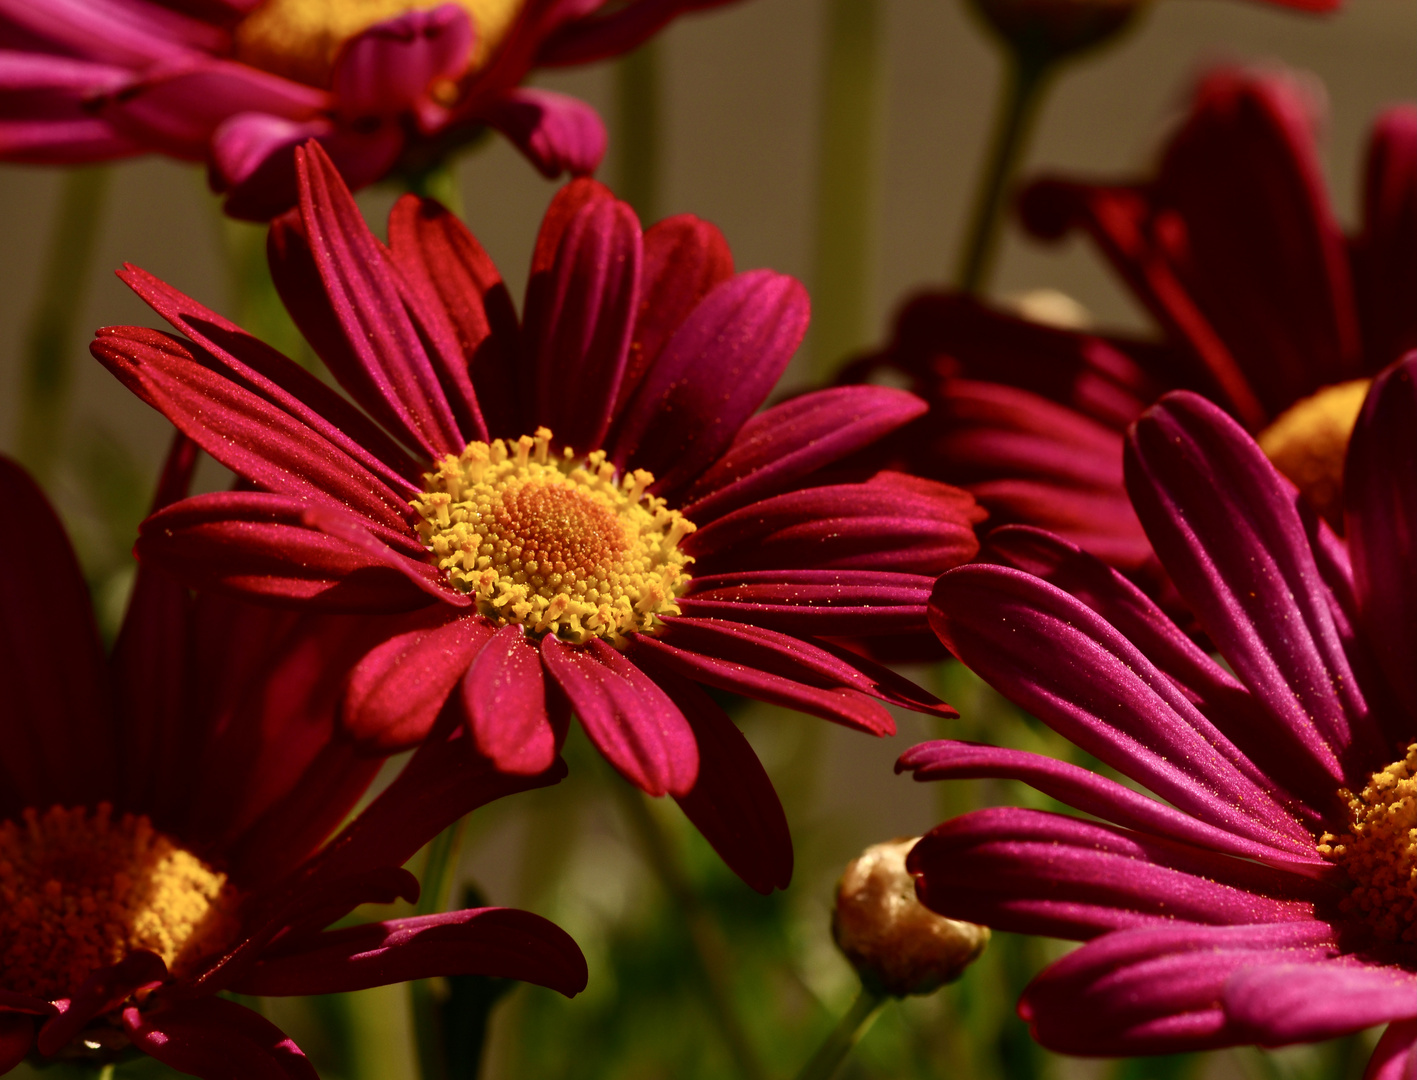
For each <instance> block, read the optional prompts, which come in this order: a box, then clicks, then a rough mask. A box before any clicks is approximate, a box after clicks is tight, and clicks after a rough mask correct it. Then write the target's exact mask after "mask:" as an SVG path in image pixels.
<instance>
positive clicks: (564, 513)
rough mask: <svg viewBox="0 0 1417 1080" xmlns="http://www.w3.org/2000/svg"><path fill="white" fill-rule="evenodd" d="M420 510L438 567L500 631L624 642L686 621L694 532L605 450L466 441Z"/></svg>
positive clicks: (542, 437) (542, 435) (434, 476)
mask: <svg viewBox="0 0 1417 1080" xmlns="http://www.w3.org/2000/svg"><path fill="white" fill-rule="evenodd" d="M423 481H424V493H423V495H422V496H420V497H418V498H416V499H414V501H413V507H414V509H415V510H417V511H418V513H419V515H420V516H421V517H422V518H423V520H422V521H420V522H419V523H418V531H419V534H420V535H421V536H422V537H423V541H424V543H426V544H427V545H428V549H429V550H430V551H431V552H432V553H433V558H434V559H435V560H436V562H437V564H438V567H439V569H441V570H443V571H444V572H445V573H446V574H447V575H448V580H449V581H450V582H451V583H452V584H453V585H454V586H455V587H456V588H458V589H461V590H462V591H463V592H466V593H471V594H472V595H474V596H476V597H477V607H478V610H479V611H480V612H481V613H482V614H483V615H485V616H487V617H488V618H491V619H495V620H496V621H497V623H498V624H499V625H505V624H507V623H519V624H521V625H522V626H524V627H526V630H527V632H528V633H531V634H536V635H541V634H555V635H556V636H557V637H558V638H560V639H562V640H563V641H568V642H571V643H573V644H576V645H580V644H583V643H585V642H586V641H589V640H590V639H591V638H593V637H600V638H604V639H605V640H607V641H609V642H610V643H611V644H614V645H622V644H623V643H624V639H625V635H626V634H629V633H633V632H636V631H639V632H645V631H653V630H654V629H655V628H656V627H657V626H658V624H659V617H660V616H661V615H677V614H679V606H678V604H677V603H675V601H676V599H677V598H678V597H680V596H682V595H683V594H684V590H685V589H686V588H688V585H689V575H688V574H687V573H686V572H685V567H686V566H687V565H688V564H689V563H690V562H692V561H693V560H692V559H691V558H690V557H689V556H687V555H685V554H683V553H682V552H681V551H680V550H679V541H680V540H682V539H683V538H684V537H685V536H687V535H688V534H689V533H691V532H693V531H694V525H693V523H692V522H691V521H689V520H688V519H687V518H685V517H684V516H683V515H682V514H680V513H679V512H678V511H677V510H670V509H669V508H668V507H667V506H666V505H665V502H664V500H663V499H659V498H656V497H655V496H653V495H649V494H647V493H646V490H645V489H646V488H648V487H649V486H650V485H651V484H652V483H654V477H653V476H652V475H651V474H650V473H648V472H646V471H645V470H644V469H636V470H635V471H634V472H632V473H628V474H627V475H625V476H622V477H619V478H617V477H616V475H615V468H614V466H613V465H611V464H610V462H608V461H606V460H605V452H604V451H603V450H597V451H595V452H594V453H593V454H588V455H587V456H586V457H585V458H577V457H576V456H575V455H574V454H573V453H572V451H571V449H570V448H569V447H567V448H566V449H565V450H564V451H563V452H562V453H561V455H559V456H557V455H556V454H553V453H552V452H551V432H550V431H548V430H547V429H546V428H538V429H537V431H536V436H535V438H533V437H531V436H529V435H523V436H522V437H521V438H520V439H518V440H517V441H516V442H514V443H511V444H508V443H506V442H504V441H503V440H501V439H497V440H495V441H494V442H492V443H491V444H490V445H489V444H488V443H484V442H473V443H468V445H467V449H465V450H464V451H463V452H462V453H461V454H460V455H458V456H457V457H454V456H453V455H452V454H449V455H448V456H447V457H445V458H444V459H443V460H442V461H441V462H439V463H438V468H437V470H436V471H434V472H431V473H427V474H426V475H425V476H424V478H423Z"/></svg>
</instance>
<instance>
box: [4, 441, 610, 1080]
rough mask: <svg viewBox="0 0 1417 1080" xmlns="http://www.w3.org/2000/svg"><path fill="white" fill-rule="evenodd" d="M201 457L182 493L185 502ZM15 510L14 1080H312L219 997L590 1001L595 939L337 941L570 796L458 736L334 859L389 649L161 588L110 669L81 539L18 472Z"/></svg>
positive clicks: (522, 923) (364, 775)
mask: <svg viewBox="0 0 1417 1080" xmlns="http://www.w3.org/2000/svg"><path fill="white" fill-rule="evenodd" d="M192 450H193V448H192V446H191V444H190V443H185V444H184V445H182V446H180V447H179V449H178V451H177V453H176V454H174V457H173V459H172V461H170V463H169V467H168V470H167V473H166V475H165V476H164V481H163V488H164V489H165V496H160V497H164V498H170V497H172V496H174V495H177V494H180V492H181V490H182V489H183V488H185V486H186V477H185V476H184V473H189V472H190V468H191V464H192V461H193V459H194V454H193V453H192ZM0 495H3V498H0V507H3V510H0V516H3V521H0V526H3V527H0V645H3V648H0V682H3V685H4V687H5V703H6V707H5V708H4V709H3V710H0V725H3V727H4V733H5V759H4V776H5V784H4V788H3V796H0V900H3V904H0V1073H3V1072H8V1071H9V1070H10V1069H12V1068H13V1067H14V1066H15V1065H17V1064H18V1063H19V1062H20V1061H21V1060H23V1059H24V1058H25V1057H27V1056H30V1055H35V1056H36V1057H37V1058H38V1059H39V1060H41V1061H47V1060H52V1059H54V1058H64V1059H77V1060H89V1061H93V1062H95V1063H102V1062H105V1061H111V1060H114V1058H115V1057H116V1056H117V1055H118V1054H120V1053H122V1052H124V1051H125V1050H126V1049H127V1048H129V1047H135V1048H137V1049H138V1050H141V1051H143V1052H144V1053H147V1054H150V1055H151V1056H152V1057H155V1058H157V1059H158V1060H159V1061H162V1062H165V1063H166V1064H168V1065H170V1066H172V1067H173V1068H175V1069H178V1070H179V1071H181V1072H184V1073H191V1074H194V1075H196V1076H200V1077H207V1078H211V1080H219V1078H225V1077H232V1076H271V1077H274V1076H282V1077H290V1078H292V1080H295V1078H303V1080H310V1078H313V1077H314V1076H315V1071H314V1069H313V1068H312V1067H311V1066H310V1064H309V1062H308V1061H306V1059H305V1057H304V1055H303V1054H302V1053H301V1052H300V1049H299V1048H298V1047H297V1046H296V1045H295V1044H294V1043H293V1042H292V1041H291V1040H290V1039H289V1038H288V1037H287V1036H286V1035H285V1034H284V1033H283V1032H281V1031H280V1030H279V1029H278V1028H276V1027H275V1026H274V1025H273V1024H271V1023H270V1022H269V1021H267V1020H265V1019H264V1018H262V1017H261V1016H260V1015H259V1014H257V1013H254V1012H251V1011H250V1010H248V1009H246V1008H244V1007H242V1006H240V1005H238V1004H236V1003H235V1002H233V1001H230V1000H227V999H225V998H219V997H216V996H215V995H216V994H217V993H218V992H219V991H223V990H231V991H235V992H238V993H246V994H262V995H288V994H289V995H303V994H325V993H331V992H335V991H343V990H357V989H362V988H365V987H370V986H380V985H383V984H385V983H391V982H401V981H403V980H406V979H419V978H428V977H432V976H435V975H454V974H491V975H500V976H506V977H510V978H515V979H524V980H527V981H530V982H535V983H539V984H541V985H544V986H550V987H552V988H554V989H557V990H560V991H561V992H562V993H565V994H574V993H577V992H578V991H580V990H581V989H583V988H584V987H585V982H586V967H585V960H584V959H583V958H582V956H581V953H580V950H579V949H578V948H577V947H576V944H575V942H573V941H572V940H571V939H570V938H569V937H568V936H567V935H566V934H565V933H564V932H562V931H561V930H559V929H558V928H557V927H555V926H554V925H552V924H551V923H549V922H547V921H546V920H545V919H542V918H541V917H540V916H537V915H532V914H530V913H529V912H524V911H515V910H512V909H508V908H482V909H477V910H465V911H454V912H448V913H446V914H440V915H425V916H418V917H414V918H405V919H391V920H388V921H386V922H380V923H368V924H364V925H359V926H352V927H349V928H346V929H341V930H326V929H324V928H325V927H326V926H328V925H329V924H330V923H332V922H334V921H336V920H338V919H340V918H341V917H343V916H344V915H346V914H347V913H348V912H350V911H352V910H353V909H354V908H355V907H356V906H357V905H359V904H361V903H365V902H374V903H388V902H390V901H393V900H395V899H397V898H400V897H402V898H404V899H406V900H414V899H417V896H418V882H417V881H416V880H415V879H414V878H413V877H412V876H411V875H410V874H409V873H408V871H406V870H403V869H401V868H400V867H401V865H402V864H403V863H404V862H405V861H406V860H407V859H409V858H410V857H411V856H412V855H413V854H414V853H415V852H416V851H417V850H418V849H419V848H420V847H421V846H422V845H423V844H424V843H426V842H427V841H428V840H430V839H431V838H432V837H433V836H434V835H435V834H436V833H437V832H438V831H439V830H440V829H442V828H443V827H444V826H446V825H447V824H449V823H450V822H452V821H454V820H456V819H457V818H458V817H460V816H461V815H462V814H464V813H467V812H468V811H470V810H472V809H473V808H475V807H477V806H480V805H482V804H483V803H486V802H490V801H491V800H493V799H496V798H498V797H500V796H502V795H506V794H510V793H512V792H514V791H518V790H523V789H526V788H530V787H536V786H539V785H541V784H543V783H545V782H548V781H552V780H554V779H557V778H558V777H557V776H556V774H554V773H552V774H549V775H548V776H545V777H538V778H532V779H529V778H520V777H509V776H505V775H502V774H499V773H497V772H495V771H493V770H491V769H490V768H488V766H487V763H486V762H485V761H483V760H481V759H479V758H478V757H477V756H476V755H475V754H473V753H470V752H469V749H468V744H469V740H468V739H467V737H466V735H465V734H464V733H462V732H461V731H459V730H457V729H456V728H453V729H451V730H450V729H449V728H448V727H447V726H445V727H444V728H443V729H442V730H441V731H440V732H439V733H438V734H437V736H436V737H435V738H433V739H430V740H429V742H428V743H427V744H426V745H425V746H424V747H423V748H422V749H421V750H420V752H419V753H418V754H417V755H415V757H414V758H413V760H412V761H411V762H410V764H409V765H408V766H407V767H406V768H405V769H404V770H403V771H402V773H401V774H400V775H399V776H398V777H397V779H395V780H394V782H393V784H392V786H390V787H389V788H388V789H386V790H385V792H384V793H383V794H381V795H380V796H379V797H378V798H377V799H376V800H375V801H374V802H373V803H372V804H371V805H370V806H369V807H368V808H367V809H365V810H364V811H363V812H362V813H360V815H359V816H358V817H357V818H355V820H354V821H353V822H351V823H350V824H349V825H348V826H346V827H345V828H344V829H342V830H341V831H340V832H339V834H338V835H337V836H335V837H334V838H333V839H329V840H328V843H326V840H327V839H328V838H329V836H330V834H331V833H332V832H333V831H334V830H335V828H336V827H337V826H338V825H339V823H340V822H341V821H342V820H344V818H345V817H346V816H347V815H348V814H349V813H350V811H352V810H353V809H354V805H355V803H356V802H357V801H358V799H359V797H360V796H361V795H362V794H363V792H364V790H365V789H366V788H367V787H368V785H369V782H370V780H372V779H373V776H374V772H375V770H376V769H377V767H378V764H379V762H378V761H377V759H370V758H368V757H362V756H360V755H358V754H357V753H356V752H355V750H354V749H353V748H352V747H351V746H350V745H349V744H348V743H347V742H346V741H344V740H342V739H339V738H337V737H336V727H335V710H336V706H337V702H338V697H339V690H340V679H341V675H342V674H343V673H344V672H347V671H348V670H349V667H350V665H351V664H353V663H354V662H355V661H356V660H357V659H358V657H359V656H360V655H361V654H362V652H363V651H364V650H365V649H366V648H367V647H368V641H369V634H368V628H367V627H366V626H363V625H361V623H360V621H358V620H352V619H350V618H348V617H341V616H330V615H318V614H312V615H298V614H294V613H290V612H281V611H276V610H273V609H269V608H258V607H252V606H251V605H248V604H243V603H240V602H239V601H234V600H231V599H228V598H224V597H218V596H211V595H205V594H200V595H197V596H196V597H192V596H190V595H189V594H188V593H187V591H186V590H185V589H183V588H182V587H181V586H179V585H178V584H177V583H176V582H175V581H173V580H172V579H171V578H169V577H167V576H166V575H164V574H162V573H161V572H160V571H158V570H155V569H154V568H152V567H144V568H143V569H142V570H141V571H140V572H139V574H138V581H137V585H136V587H135V589H134V593H133V598H132V602H131V604H130V607H129V610H128V615H127V618H126V619H125V621H124V624H123V629H122V632H121V634H120V636H119V640H118V645H117V647H116V649H115V651H114V654H113V656H112V657H111V658H105V656H104V654H103V649H102V646H101V644H100V642H99V638H98V633H97V629H96V627H95V625H94V620H93V613H92V611H91V609H90V607H89V600H88V590H87V588H86V586H85V584H84V580H83V578H82V577H81V576H80V573H79V567H78V564H77V563H76V561H75V559H74V554H73V551H72V550H71V549H70V547H69V542H68V539H67V537H66V536H65V535H64V531H63V527H62V526H61V525H60V524H59V521H58V519H57V518H56V517H55V515H54V512H53V510H51V509H50V507H49V504H48V503H47V502H46V501H45V499H44V496H43V495H42V494H41V493H40V491H39V489H38V488H37V487H36V486H35V485H34V482H33V481H32V480H30V478H29V477H28V476H27V475H26V474H25V473H24V472H23V471H22V470H21V469H20V468H19V467H18V466H16V465H15V464H13V463H12V462H10V461H9V460H8V459H6V458H3V457H0Z"/></svg>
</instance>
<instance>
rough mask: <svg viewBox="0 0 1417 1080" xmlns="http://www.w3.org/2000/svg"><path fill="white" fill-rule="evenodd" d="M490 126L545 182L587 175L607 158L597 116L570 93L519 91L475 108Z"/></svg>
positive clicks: (598, 116) (510, 92) (601, 127)
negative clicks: (504, 137) (514, 147)
mask: <svg viewBox="0 0 1417 1080" xmlns="http://www.w3.org/2000/svg"><path fill="white" fill-rule="evenodd" d="M478 114H479V117H480V118H481V119H482V120H485V121H486V122H487V123H488V124H489V125H490V126H492V127H494V128H496V129H497V130H498V131H500V132H501V133H502V134H503V135H505V136H507V138H509V139H511V140H512V143H513V145H515V146H516V148H517V149H518V150H520V151H521V152H522V153H523V154H525V155H526V156H527V157H528V158H529V159H530V160H531V163H532V164H533V165H535V166H536V167H537V169H538V170H539V171H540V172H541V175H542V176H544V177H546V178H547V179H548V180H550V179H554V178H555V177H557V176H559V175H560V174H561V173H563V172H567V173H570V174H571V175H573V176H585V175H586V174H588V173H593V172H595V170H596V168H597V167H598V166H599V165H600V159H601V158H603V157H604V156H605V143H606V138H607V137H606V133H605V125H604V124H603V123H602V122H601V120H600V114H598V113H597V112H596V111H595V110H594V109H592V108H591V107H590V106H589V105H587V104H586V103H585V102H584V101H580V100H579V99H577V98H573V97H571V96H570V95H569V94H558V93H556V92H555V91H554V90H540V89H536V88H534V87H528V86H523V87H518V88H516V89H513V90H507V91H504V92H503V93H501V94H498V95H497V97H495V98H494V99H492V100H491V101H488V102H486V103H485V104H482V105H480V106H478Z"/></svg>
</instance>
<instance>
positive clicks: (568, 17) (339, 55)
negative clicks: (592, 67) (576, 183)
mask: <svg viewBox="0 0 1417 1080" xmlns="http://www.w3.org/2000/svg"><path fill="white" fill-rule="evenodd" d="M721 2H723V0H668V2H662V0H629V2H628V3H624V4H620V5H618V6H616V5H609V4H606V3H605V2H604V0H592V2H591V3H588V4H587V3H579V2H573V0H456V2H450V3H438V2H436V0H431V2H430V0H372V2H370V0H212V2H211V3H200V4H189V3H171V2H165V0H67V2H65V3H30V2H28V0H6V2H3V3H0V108H3V110H4V115H5V122H4V124H3V125H0V160H4V161H25V162H37V163H42V164H60V165H67V164H75V163H80V162H92V161H107V160H111V159H113V158H121V157H126V156H129V155H132V154H140V153H153V152H156V153H162V154H167V155H169V156H172V157H176V158H181V159H183V160H187V161H204V162H206V164H207V166H208V171H209V176H210V179H211V183H212V187H213V189H214V190H215V191H217V192H218V193H220V194H224V195H225V196H226V210H227V213H229V214H231V215H233V216H235V217H240V218H249V219H252V220H266V219H268V218H270V217H272V216H273V215H275V214H277V213H280V212H281V211H283V210H285V209H286V208H288V207H289V206H291V204H292V203H293V202H294V201H295V171H294V152H295V148H296V147H297V146H298V145H300V144H301V143H303V142H304V141H305V140H306V139H310V138H314V139H318V140H319V141H320V143H321V144H322V145H323V146H324V147H325V148H326V150H327V151H328V152H329V154H330V156H331V157H332V158H333V159H334V161H335V162H336V163H337V164H338V165H339V168H340V171H341V173H342V174H343V176H344V177H345V180H346V182H347V183H349V184H350V186H351V187H356V188H357V187H362V186H363V185H365V184H368V183H371V182H372V181H374V180H377V179H379V178H380V177H382V176H384V175H385V174H386V173H388V172H390V171H391V170H394V169H403V170H405V171H409V172H412V173H417V172H420V171H423V170H426V169H427V168H429V167H430V166H431V165H432V164H435V163H436V162H437V161H438V160H439V159H440V158H441V157H442V156H443V155H444V154H446V153H447V152H448V151H450V150H451V149H453V148H455V147H456V146H457V145H459V144H460V143H464V142H467V141H468V140H470V139H472V138H475V137H476V136H477V135H478V134H479V133H480V132H481V131H483V130H484V129H485V128H495V129H496V130H498V131H500V132H501V133H502V134H504V135H505V136H507V137H508V138H509V139H511V140H512V142H513V143H515V144H516V146H517V147H518V149H520V150H521V151H522V153H524V154H525V155H526V156H527V157H528V158H530V159H531V161H532V163H533V164H535V165H536V167H537V168H538V169H540V170H541V171H542V172H543V173H545V174H546V175H547V176H556V175H557V174H559V173H562V172H567V171H568V172H570V173H572V174H575V175H580V174H585V173H589V172H591V171H593V170H594V169H595V167H596V166H597V165H598V164H599V162H600V158H601V156H602V155H603V154H604V152H605V128H604V125H603V124H602V123H601V121H600V118H599V117H598V116H597V115H596V114H595V111H594V110H593V109H591V108H590V107H589V106H588V105H586V104H584V103H583V102H580V101H578V100H576V99H575V98H571V97H567V96H566V95H564V94H558V93H554V92H552V91H548V90H539V89H531V88H524V87H522V86H521V83H522V82H523V81H524V80H525V78H526V77H527V75H528V73H529V72H530V71H531V70H532V69H533V68H536V67H544V66H558V65H566V64H581V63H587V62H591V61H595V60H601V59H604V58H606V57H609V56H614V55H617V54H619V53H621V52H624V51H626V50H627V49H631V48H634V47H635V46H637V45H639V44H640V43H641V42H643V41H644V40H645V39H647V38H649V37H650V36H651V35H652V34H654V33H655V32H656V31H657V30H659V28H660V27H662V26H663V25H664V24H666V23H667V22H669V21H670V20H672V19H673V18H675V17H676V16H677V15H679V14H681V13H682V12H684V11H688V10H693V9H697V8H704V7H712V6H714V5H715V4H717V3H721ZM606 7H613V10H610V11H606V10H604V9H605V8H606Z"/></svg>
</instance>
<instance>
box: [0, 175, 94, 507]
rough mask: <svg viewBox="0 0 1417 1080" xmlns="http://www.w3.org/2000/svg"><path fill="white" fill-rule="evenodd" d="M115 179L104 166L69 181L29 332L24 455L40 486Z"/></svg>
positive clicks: (50, 459)
mask: <svg viewBox="0 0 1417 1080" xmlns="http://www.w3.org/2000/svg"><path fill="white" fill-rule="evenodd" d="M110 177H111V173H110V171H109V169H108V168H107V167H105V166H94V167H89V168H81V169H70V170H69V171H68V172H66V173H65V174H64V180H63V186H62V188H61V189H60V192H59V207H58V209H57V211H56V215H55V220H54V231H53V233H52V234H51V236H50V241H49V256H48V258H47V259H46V261H45V265H44V273H43V275H42V276H41V278H40V283H39V297H38V299H37V301H36V303H35V306H34V310H33V311H32V312H31V314H30V320H29V326H28V328H27V329H26V332H25V368H24V376H23V380H22V382H21V385H20V430H19V456H20V460H21V461H23V462H24V463H25V464H26V465H27V466H28V467H29V469H30V471H31V472H33V473H34V474H35V476H36V477H38V478H39V479H40V480H41V481H43V480H46V479H48V478H49V476H50V474H51V472H52V470H53V468H54V464H55V459H56V457H57V454H58V448H59V446H60V445H61V439H62V436H63V428H64V420H65V413H66V412H67V411H68V404H69V391H70V389H71V387H72V384H73V377H74V372H73V357H72V355H71V352H72V349H73V345H74V331H75V330H76V329H77V328H78V326H79V321H80V319H82V317H83V306H84V297H85V296H86V295H87V293H88V278H89V273H88V271H89V267H90V265H91V264H92V262H93V256H94V249H95V248H96V247H97V242H98V233H99V226H100V225H101V223H102V219H103V211H104V206H105V204H106V201H107V198H106V197H107V194H108V187H109V179H110Z"/></svg>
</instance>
